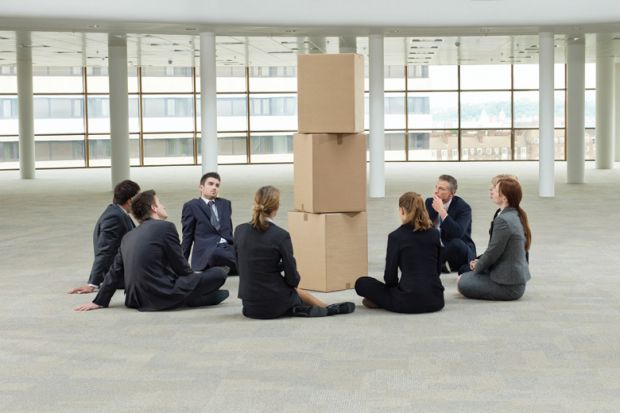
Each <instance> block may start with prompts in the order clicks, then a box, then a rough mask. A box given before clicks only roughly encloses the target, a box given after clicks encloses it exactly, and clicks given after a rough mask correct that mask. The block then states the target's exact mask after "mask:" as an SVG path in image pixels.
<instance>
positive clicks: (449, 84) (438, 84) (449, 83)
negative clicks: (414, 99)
mask: <svg viewBox="0 0 620 413" xmlns="http://www.w3.org/2000/svg"><path fill="white" fill-rule="evenodd" d="M457 73H458V66H448V65H445V66H420V65H409V66H408V69H407V74H408V79H407V88H408V89H409V90H456V89H458V74H457Z"/></svg>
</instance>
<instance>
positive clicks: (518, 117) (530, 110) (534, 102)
mask: <svg viewBox="0 0 620 413" xmlns="http://www.w3.org/2000/svg"><path fill="white" fill-rule="evenodd" d="M538 97H539V94H538V91H536V92H514V116H515V119H514V127H515V128H537V127H538V114H539V113H538V112H539V105H538Z"/></svg>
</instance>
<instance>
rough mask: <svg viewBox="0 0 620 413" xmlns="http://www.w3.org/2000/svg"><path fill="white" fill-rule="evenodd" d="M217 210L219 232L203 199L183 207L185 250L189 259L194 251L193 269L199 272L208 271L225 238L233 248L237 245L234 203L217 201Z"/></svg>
mask: <svg viewBox="0 0 620 413" xmlns="http://www.w3.org/2000/svg"><path fill="white" fill-rule="evenodd" d="M215 207H216V208H217V213H218V217H219V222H220V229H219V231H218V230H216V229H215V227H214V226H213V225H211V214H212V211H211V208H209V207H208V206H207V204H206V203H205V201H204V200H203V199H202V198H196V199H192V200H191V201H189V202H186V203H185V205H183V212H182V213H181V223H182V226H183V242H182V243H181V246H182V248H183V255H184V256H185V258H186V259H189V255H190V254H189V253H190V251H192V261H191V263H192V268H194V269H195V270H197V271H198V270H204V269H205V268H206V267H207V263H208V262H209V259H210V258H211V255H212V254H213V251H215V249H216V247H217V244H218V243H219V242H220V239H221V238H224V239H225V240H226V241H227V242H228V243H229V244H232V243H233V235H232V219H231V216H232V206H231V204H230V201H229V200H227V199H223V198H216V199H215ZM192 245H193V250H192Z"/></svg>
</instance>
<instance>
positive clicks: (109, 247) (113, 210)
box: [88, 204, 134, 288]
mask: <svg viewBox="0 0 620 413" xmlns="http://www.w3.org/2000/svg"><path fill="white" fill-rule="evenodd" d="M133 228H134V224H133V221H132V220H131V218H130V217H129V215H127V213H125V211H123V210H122V208H121V206H120V205H116V204H110V205H108V207H107V208H106V209H105V210H104V211H103V214H101V216H100V217H99V219H98V220H97V224H95V230H94V231H93V249H94V251H95V260H94V261H93V267H92V269H91V270H90V277H89V278H88V283H89V284H93V285H99V284H101V283H102V282H103V278H104V277H105V274H106V273H107V272H108V270H109V269H110V266H111V265H112V262H113V261H114V256H115V255H116V253H117V252H118V248H119V247H120V245H121V239H123V236H124V235H125V234H126V233H128V232H129V231H131V230H132V229H133ZM120 288H122V285H121V286H120Z"/></svg>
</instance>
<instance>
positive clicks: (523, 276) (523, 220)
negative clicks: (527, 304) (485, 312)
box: [457, 178, 532, 300]
mask: <svg viewBox="0 0 620 413" xmlns="http://www.w3.org/2000/svg"><path fill="white" fill-rule="evenodd" d="M522 197H523V193H522V190H521V185H520V184H519V181H517V180H516V179H511V178H506V179H500V180H499V181H498V182H497V185H495V186H494V187H493V189H492V192H491V199H492V200H493V202H495V203H496V204H497V205H498V207H499V209H500V211H499V213H498V214H497V216H496V217H495V219H494V220H493V225H492V227H493V232H492V234H491V239H490V240H489V246H488V247H487V250H486V251H485V252H484V254H482V255H481V256H480V257H479V258H478V259H475V260H473V261H471V262H470V263H469V265H470V269H471V271H470V272H466V273H464V274H463V275H461V276H460V277H459V278H458V281H457V288H458V290H459V292H460V293H461V294H463V295H464V296H465V297H468V298H477V299H482V300H518V299H519V298H521V297H522V296H523V293H524V292H525V283H526V282H527V281H528V280H529V279H530V278H531V275H530V270H529V268H528V262H527V259H526V253H527V252H528V251H529V249H530V244H531V242H532V232H531V230H530V226H529V224H528V220H527V214H526V213H525V211H524V210H523V209H522V208H521V207H520V206H519V204H520V203H521V199H522Z"/></svg>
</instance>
